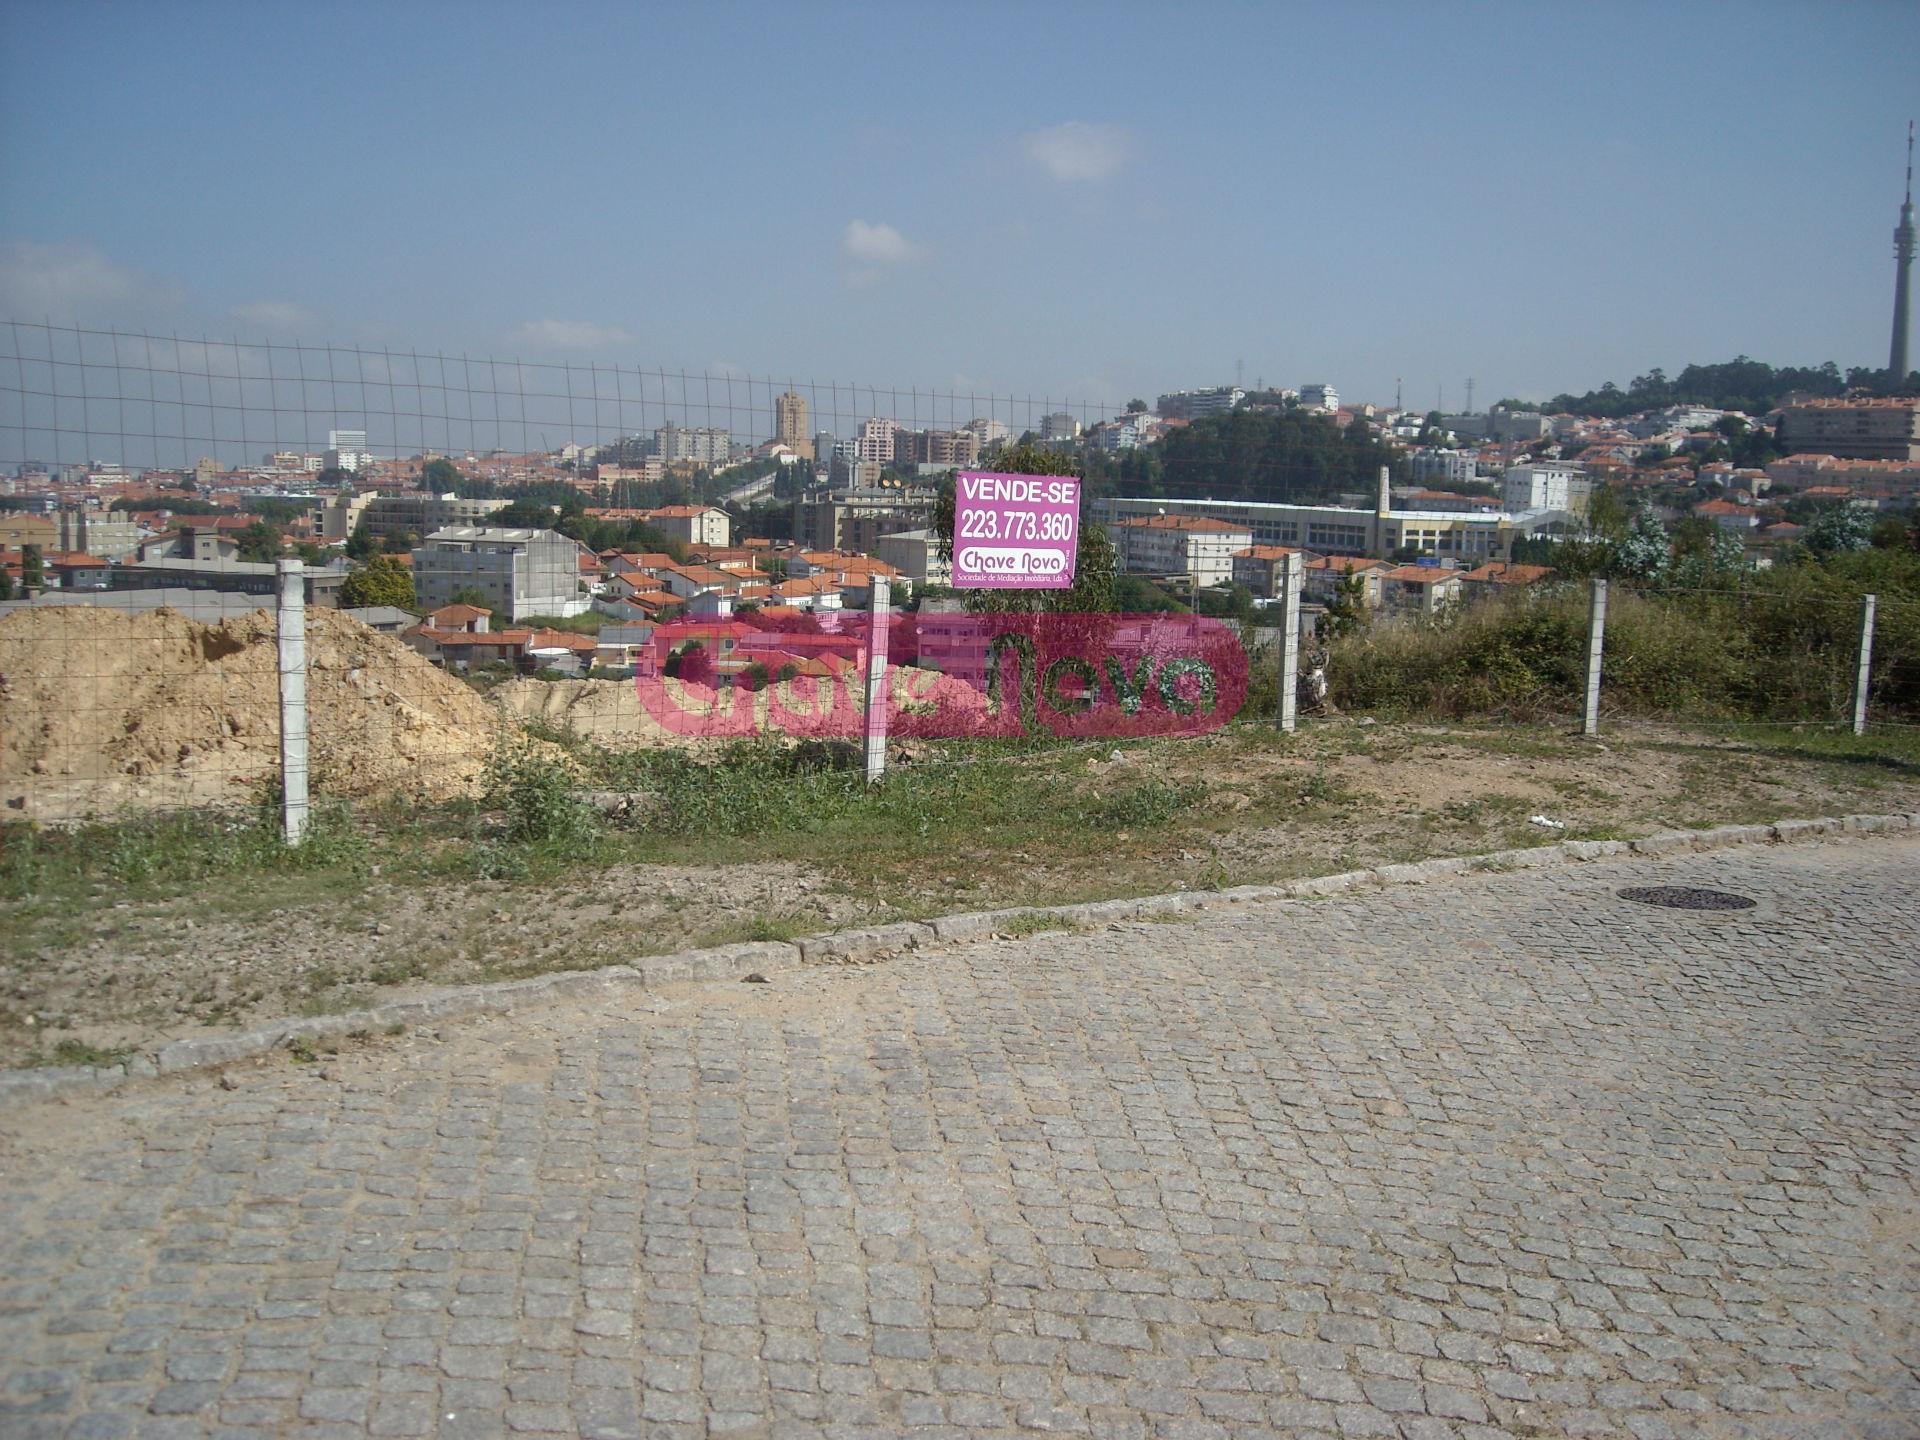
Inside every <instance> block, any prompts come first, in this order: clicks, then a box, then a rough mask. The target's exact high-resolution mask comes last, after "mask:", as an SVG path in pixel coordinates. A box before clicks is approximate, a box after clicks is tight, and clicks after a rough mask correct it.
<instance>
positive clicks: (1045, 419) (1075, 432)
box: [1040, 410, 1080, 443]
mask: <svg viewBox="0 0 1920 1440" xmlns="http://www.w3.org/2000/svg"><path fill="white" fill-rule="evenodd" d="M1079 438H1080V422H1079V421H1078V420H1076V419H1075V418H1074V417H1073V416H1071V415H1069V414H1068V413H1067V412H1066V411H1065V410H1056V411H1054V412H1053V413H1052V414H1051V415H1042V416H1041V417H1040V439H1041V440H1042V441H1043V442H1045V443H1058V442H1061V441H1073V440H1078V439H1079Z"/></svg>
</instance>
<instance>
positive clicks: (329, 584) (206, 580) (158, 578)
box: [108, 557, 347, 610]
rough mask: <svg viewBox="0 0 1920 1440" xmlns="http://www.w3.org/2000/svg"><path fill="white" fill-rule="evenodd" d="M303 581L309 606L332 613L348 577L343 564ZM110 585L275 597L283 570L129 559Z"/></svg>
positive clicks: (243, 563) (312, 570) (308, 572)
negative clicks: (178, 587) (322, 608)
mask: <svg viewBox="0 0 1920 1440" xmlns="http://www.w3.org/2000/svg"><path fill="white" fill-rule="evenodd" d="M304 578H305V590H306V599H307V604H309V605H314V606H321V607H324V608H326V609H329V610H331V609H335V608H337V607H338V606H339V604H340V586H341V585H342V583H344V582H345V580H346V578H347V567H346V565H345V564H344V563H341V564H334V565H326V566H313V565H309V566H307V567H306V569H305V572H304ZM108 586H109V588H111V589H114V590H147V589H153V588H164V587H170V586H180V587H182V588H184V589H188V590H223V591H226V592H228V593H230V594H238V595H258V596H273V595H278V594H279V593H280V567H279V566H278V565H275V564H272V563H270V562H267V561H253V560H232V559H227V558H225V557H221V558H219V559H186V558H179V557H167V558H164V559H162V558H155V559H151V560H148V559H140V560H128V561H125V562H124V563H122V564H119V565H116V566H114V567H113V569H112V570H111V571H110V572H109V573H108ZM267 603H271V601H268V602H267Z"/></svg>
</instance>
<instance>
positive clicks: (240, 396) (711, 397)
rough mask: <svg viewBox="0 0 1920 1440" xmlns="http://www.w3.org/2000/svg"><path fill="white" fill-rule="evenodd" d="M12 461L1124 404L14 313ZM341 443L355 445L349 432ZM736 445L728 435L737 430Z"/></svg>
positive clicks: (497, 448) (509, 440) (807, 440)
mask: <svg viewBox="0 0 1920 1440" xmlns="http://www.w3.org/2000/svg"><path fill="white" fill-rule="evenodd" d="M3 328H4V332H5V348H4V349H3V350H0V463H20V462H31V461H37V462H41V463H44V464H48V465H55V466H62V465H85V464H88V463H90V462H107V463H111V464H116V465H124V466H127V467H156V468H163V469H184V470H191V469H192V468H193V467H194V466H195V465H196V464H197V463H198V462H199V461H200V460H201V459H202V458H203V457H204V458H211V459H213V460H214V461H216V462H218V463H219V464H220V465H222V466H223V467H243V466H261V465H262V464H263V463H264V462H266V461H268V460H270V459H271V457H273V456H275V455H277V454H279V455H285V456H288V457H291V459H290V462H289V463H291V461H292V460H300V459H304V457H307V456H320V455H324V453H325V452H326V451H327V450H329V449H334V450H339V449H351V450H353V451H355V452H357V453H364V454H368V455H371V456H374V457H377V458H389V459H403V458H407V457H411V456H416V455H421V454H474V455H487V454H491V453H496V452H498V453H504V454H508V455H519V456H535V455H546V454H553V453H557V452H559V451H561V450H563V449H564V448H565V447H567V446H570V445H571V446H578V447H581V448H587V447H593V446H600V445H610V444H614V443H616V442H619V441H621V440H623V439H627V438H630V437H636V436H644V437H652V436H653V434H654V432H656V431H658V430H661V429H663V428H669V427H671V428H673V429H676V430H678V431H681V432H685V433H684V434H682V435H681V436H678V437H669V438H670V441H671V442H672V443H673V444H675V445H677V446H679V447H680V448H681V449H683V450H684V451H685V454H686V456H687V457H688V458H690V459H702V460H711V459H715V458H717V460H718V461H720V462H722V463H724V462H725V461H726V460H727V458H728V453H727V447H728V446H730V445H732V444H733V443H735V442H746V443H747V444H749V445H751V444H755V443H757V442H759V441H763V440H766V439H769V438H773V437H776V436H780V437H783V438H786V439H789V440H796V441H801V442H803V443H804V444H805V445H806V446H808V447H811V446H812V445H813V444H814V442H815V440H816V438H817V437H818V436H819V435H820V434H822V433H825V434H829V435H832V436H834V437H835V438H837V439H839V440H843V441H844V440H850V439H853V438H855V437H856V434H857V432H858V429H859V427H860V425H861V424H862V423H863V422H866V421H868V420H872V419H881V420H892V421H895V422H897V423H898V424H899V425H900V426H901V427H903V428H905V429H908V430H912V431H923V430H924V431H933V432H941V433H945V434H950V435H951V434H959V433H962V432H965V431H966V427H968V426H973V427H974V430H973V432H972V433H974V434H975V435H976V436H978V437H981V438H982V441H983V443H985V442H986V441H987V440H990V439H999V438H1005V437H1008V436H1014V437H1017V436H1019V435H1021V434H1023V433H1025V432H1028V431H1034V432H1039V431H1041V430H1042V429H1043V428H1044V427H1045V426H1046V424H1047V419H1048V417H1049V416H1065V417H1067V420H1068V421H1070V422H1071V425H1072V426H1073V427H1077V428H1078V429H1082V430H1084V429H1086V428H1087V427H1089V426H1091V425H1093V424H1096V423H1098V422H1099V421H1101V420H1102V419H1105V418H1108V417H1110V416H1112V415H1115V414H1117V413H1119V412H1120V410H1121V408H1122V406H1121V405H1120V404H1119V403H1117V402H1115V401H1113V400H1111V399H1101V398H1097V397H1086V396H1079V397H1074V396H1049V395H1031V394H1029V395H1012V394H995V393H989V392H984V391H980V392H976V391H964V390H959V389H947V390H939V389H932V388H924V387H918V386H904V387H903V386H898V385H883V384H877V383H857V382H852V381H843V380H820V379H815V378H810V377H801V376H788V377H784V378H782V377H777V376H766V375H751V374H746V373H742V372H737V371H731V370H729V371H719V372H716V371H689V370H685V369H670V368H667V367H663V366H653V367H643V366H637V365H622V364H617V363H609V362H602V361H578V362H576V361H558V362H555V361H544V360H526V359H520V358H501V357H495V356H470V355H464V354H461V355H449V354H444V353H440V352H437V351H436V352H432V353H422V352H420V351H418V350H413V349H408V350H398V349H392V348H380V349H371V348H365V347H355V346H343V345H331V344H328V345H317V344H305V343H296V342H283V341H273V340H260V341H246V340H241V339H237V338H235V339H226V340H219V339H210V338H206V337H200V338H187V337H181V336H175V335H164V336H163V335H154V334H150V333H141V332H122V331H117V330H95V329H87V328H83V327H78V326H61V325H53V324H48V323H44V322H42V323H34V322H24V321H6V322H4V326H3ZM342 437H345V438H344V439H343V438H342ZM723 437H724V438H723Z"/></svg>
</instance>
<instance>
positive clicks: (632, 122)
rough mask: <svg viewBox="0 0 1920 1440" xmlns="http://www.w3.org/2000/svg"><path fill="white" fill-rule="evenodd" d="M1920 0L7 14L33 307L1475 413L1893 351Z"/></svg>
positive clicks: (743, 366)
mask: <svg viewBox="0 0 1920 1440" xmlns="http://www.w3.org/2000/svg"><path fill="white" fill-rule="evenodd" d="M1914 114H1920V5H1914V4H1910V3H1886V4H1874V3H1858V4H1847V5H1835V6H1810V5H1806V4H1792V5H1761V4H1755V5H1745V6H1722V5H1711V4H1683V5H1671V4H1667V5H1659V6H1636V5H1627V4H1609V5H1599V6H1596V5H1591V4H1585V5H1564V6H1563V5H1533V4H1528V5H1513V6H1451V5H1440V6H1436V5H1425V4H1411V3H1410V4H1405V5H1363V4H1348V5H1338V6H1328V5H1313V6H1300V7H1293V6H1282V5H1204V4H1203V5H1187V6H1168V5H1165V4H1153V5H1141V6H1138V7H1134V6H1097V7H1074V6H1043V7H1029V6H1009V7H996V6H989V5H946V6H939V7H929V6H921V5H915V4H910V3H901V4H889V5H886V6H876V5H850V6H836V5H814V4H806V3H800V4H790V3H789V4H778V5H769V6H757V5H746V4H741V5H685V6H671V7H651V6H625V5H622V6H600V5H586V4H576V5H567V4H560V5H540V6H533V5H525V6H515V7H507V6H490V5H484V4H462V5H444V6H443V5H435V4H428V3H402V4H398V5H395V4H391V3H387V4H381V5H371V6H358V5H329V4H300V5H296V4H290V3H282V0H264V3H262V0H255V3H250V4H245V5H234V6H228V5H207V4H190V3H183V4H165V5H153V4H131V3H124V4H123V3H107V4H79V3H58V4H55V3H37V0H36V3H20V0H0V247H4V249H3V250H0V317H5V318H19V319H39V318H41V317H42V316H49V315H50V316H51V317H52V318H54V319H55V320H58V321H68V320H77V321H81V322H85V323H91V324H100V325H115V326H122V327H131V328H142V327H150V328H154V329H156V330H160V331H165V332H175V331H177V332H180V333H183V334H188V333H193V334H197V333H203V332H204V333H209V334H212V335H215V336H220V337H226V336H238V337H239V338H241V339H243V340H252V339H261V338H268V337H271V338H275V339H303V340H322V341H335V342H340V343H346V344H372V345H393V346H401V347H417V348H419V349H422V350H428V349H440V350H447V351H450V352H453V351H464V352H467V353H470V354H491V355H520V356H525V357H527V358H543V359H545V358H551V359H567V358H578V359H588V358H591V359H596V360H600V361H617V362H621V363H626V364H634V363H638V364H644V365H649V366H651V365H667V366H670V367H685V368H688V369H702V368H714V367H720V368H726V369H732V370H736V371H746V372H750V373H752V374H754V375H766V374H772V375H775V376H787V375H792V376H796V377H800V378H803V379H808V378H810V379H815V380H820V381H825V380H828V379H830V378H832V379H840V380H851V381H859V382H863V383H868V382H874V383H880V384H891V385H898V386H901V387H906V386H909V385H914V386H920V387H924V388H933V389H946V388H957V389H960V390H963V391H964V390H982V391H988V390H991V391H996V392H1000V393H1033V394H1043V395H1056V396H1058V395H1071V396H1074V397H1079V398H1090V399H1095V400H1103V399H1109V400H1116V401H1117V400H1124V399H1126V398H1127V397H1129V396H1131V395H1135V394H1138V395H1142V396H1145V397H1147V398H1148V399H1151V398H1152V396H1153V395H1154V394H1155V393H1157V392H1158V391H1160V390H1164V389H1169V388H1174V387H1179V386H1192V385H1204V384H1212V383H1221V382H1223V381H1227V380H1231V379H1232V378H1233V376H1234V373H1235V363H1236V361H1244V365H1245V371H1244V373H1245V377H1246V379H1247V380H1248V381H1249V382H1251V381H1253V380H1254V379H1256V378H1261V379H1265V380H1266V381H1267V382H1268V383H1270V384H1281V385H1298V384H1300V383H1301V382H1303V381H1307V380H1328V381H1331V382H1333V383H1334V384H1336V385H1337V386H1339V388H1340V390H1341V392H1342V394H1343V396H1350V397H1357V398H1370V399H1373V400H1376V401H1390V400H1391V399H1392V398H1393V391H1394V383H1395V378H1396V377H1403V378H1404V381H1405V387H1406V396H1407V399H1408V401H1409V403H1418V404H1421V405H1430V404H1432V403H1433V402H1434V400H1435V398H1436V395H1437V392H1438V387H1439V386H1442V385H1444V386H1445V391H1446V401H1447V405H1448V406H1449V408H1454V407H1457V406H1458V405H1459V404H1460V403H1461V401H1462V400H1463V399H1464V382H1465V379H1466V377H1468V376H1473V377H1475V378H1476V379H1477V381H1478V386H1477V390H1476V394H1477V398H1478V399H1479V400H1480V401H1481V402H1482V403H1483V404H1484V403H1485V402H1487V401H1490V400H1492V399H1495V398H1497V397H1498V396H1500V395H1502V394H1507V393H1513V394H1522V395H1528V396H1545V395H1548V394H1551V393H1553V392H1555V391H1557V390H1561V389H1566V388H1573V389H1584V388H1586V387H1587V386H1589V385H1593V384H1597V383H1598V382H1599V381H1601V380H1603V379H1608V378H1613V379H1618V380H1622V381H1624V380H1625V379H1627V378H1629V377H1630V376H1631V375H1632V374H1634V373H1636V372H1638V371H1640V370H1644V369H1646V368H1648V367H1650V366H1653V365H1661V366H1664V367H1666V368H1668V369H1669V370H1672V369H1675V368H1677V367H1678V366H1680V365H1682V364H1684V363H1686V362H1687V361H1689V360H1703V361H1704V360H1720V359H1726V358H1730V357H1731V356H1733V355H1734V354H1736V353H1739V352H1745V353H1747V354H1751V355H1754V356H1756V357H1759V358H1763V359H1767V360H1771V361H1774V362H1776V363H1796V364H1805V363H1818V362H1820V361H1824V360H1829V359H1831V360H1834V361H1836V362H1838V363H1839V364H1841V365H1842V366H1846V365H1850V364H1875V365H1879V364H1884V363H1885V357H1886V350H1887V333H1888V319H1889V313H1890V297H1891V290H1892V279H1893V274H1892V271H1893V263H1892V247H1891V231H1892V228H1893V225H1894V222H1895V219H1896V211H1897V208H1898V204H1899V198H1900V196H1899V187H1900V180H1901V165H1902V146H1903V144H1904V136H1905V127H1906V122H1907V119H1908V117H1909V116H1910V115H1914Z"/></svg>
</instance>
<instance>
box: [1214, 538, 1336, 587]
mask: <svg viewBox="0 0 1920 1440" xmlns="http://www.w3.org/2000/svg"><path fill="white" fill-rule="evenodd" d="M1289 555H1300V556H1304V557H1305V559H1307V560H1310V559H1314V558H1316V557H1314V556H1312V555H1310V554H1309V553H1308V552H1307V551H1305V550H1302V549H1300V548H1299V547H1298V546H1293V545H1249V546H1248V547H1247V548H1246V549H1244V550H1236V551H1234V552H1233V574H1232V576H1231V577H1230V578H1231V579H1232V580H1233V582H1234V583H1235V584H1236V585H1244V586H1246V587H1247V589H1249V590H1251V591H1252V592H1253V593H1254V594H1255V595H1258V596H1260V597H1261V598H1262V599H1263V600H1264V599H1272V598H1274V597H1275V596H1277V595H1279V594H1280V593H1281V590H1282V588H1283V581H1284V579H1285V576H1286V565H1287V556H1289ZM1304 563H1305V560H1303V561H1302V564H1304ZM1303 579H1304V575H1303Z"/></svg>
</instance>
